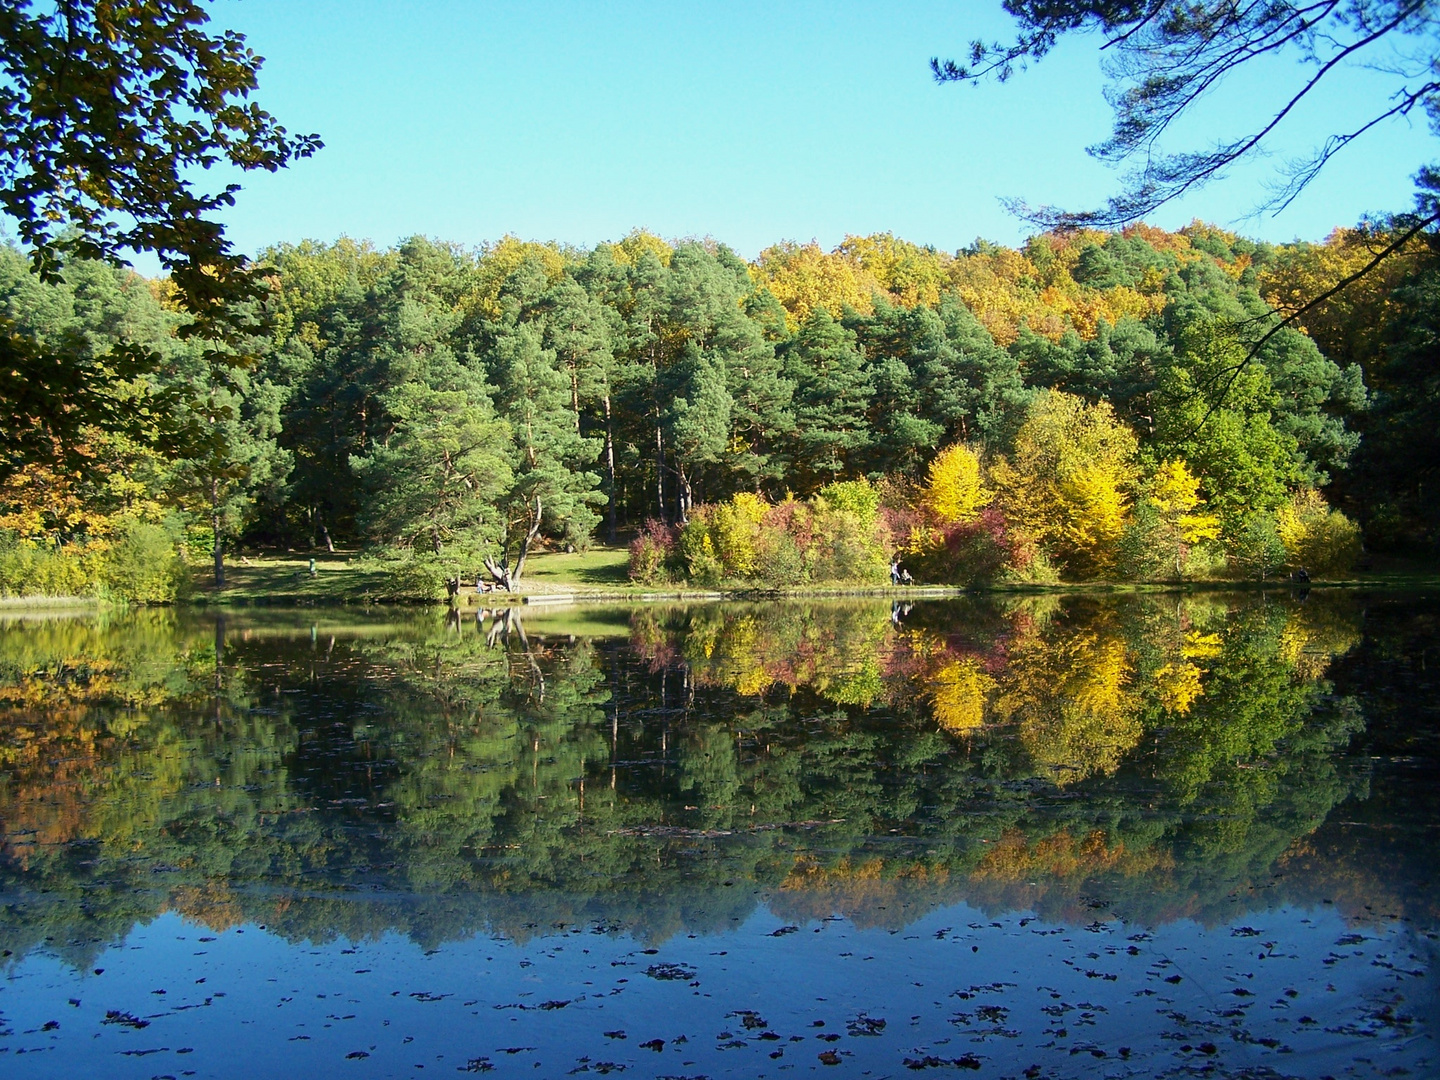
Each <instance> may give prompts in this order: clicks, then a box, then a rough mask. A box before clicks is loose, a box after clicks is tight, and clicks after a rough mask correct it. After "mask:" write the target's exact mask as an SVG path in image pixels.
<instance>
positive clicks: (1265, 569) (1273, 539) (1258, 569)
mask: <svg viewBox="0 0 1440 1080" xmlns="http://www.w3.org/2000/svg"><path fill="white" fill-rule="evenodd" d="M1230 555H1231V558H1233V559H1234V560H1235V563H1236V565H1237V566H1238V567H1239V568H1240V570H1241V572H1243V573H1244V574H1245V575H1246V576H1247V577H1251V578H1254V579H1256V580H1257V581H1264V580H1266V579H1267V578H1270V577H1273V576H1274V574H1275V572H1276V571H1277V570H1279V569H1280V568H1281V567H1282V566H1283V565H1284V564H1285V544H1284V542H1283V541H1282V540H1281V539H1280V532H1279V529H1278V528H1277V527H1276V523H1275V515H1273V514H1267V513H1264V512H1258V513H1252V514H1248V515H1246V517H1245V518H1244V519H1243V521H1242V522H1241V526H1240V532H1239V535H1238V536H1237V537H1236V538H1235V540H1234V541H1233V542H1232V545H1231V550H1230Z"/></svg>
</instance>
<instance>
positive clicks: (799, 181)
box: [213, 0, 1436, 257]
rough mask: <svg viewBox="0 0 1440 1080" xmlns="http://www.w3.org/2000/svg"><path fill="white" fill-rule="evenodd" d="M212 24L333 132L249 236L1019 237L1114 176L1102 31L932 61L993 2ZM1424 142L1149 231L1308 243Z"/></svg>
mask: <svg viewBox="0 0 1440 1080" xmlns="http://www.w3.org/2000/svg"><path fill="white" fill-rule="evenodd" d="M213 17H214V21H215V25H216V26H219V27H231V28H234V29H237V30H239V31H241V32H242V33H244V34H245V35H246V36H247V38H248V39H249V41H250V43H251V45H252V47H253V48H254V49H255V50H256V51H257V52H259V53H260V54H261V55H263V56H265V57H266V58H267V60H266V65H265V68H264V70H263V71H262V73H261V90H260V94H259V95H258V100H259V101H260V102H261V103H262V104H263V105H264V106H265V107H266V108H268V109H269V110H270V111H271V112H272V113H274V114H275V115H276V116H277V117H278V118H279V119H280V120H281V122H282V123H284V124H285V125H286V126H287V127H289V128H290V129H291V130H293V131H314V132H317V133H318V134H320V136H321V137H322V138H323V139H324V140H325V143H326V148H325V149H324V150H323V151H322V152H321V153H320V154H319V155H317V156H316V157H315V158H313V159H311V160H309V161H303V162H299V163H296V164H295V165H293V166H292V167H291V168H289V169H288V170H285V171H282V172H281V173H278V174H276V175H273V176H270V175H258V176H247V177H245V178H243V184H244V190H243V191H242V192H241V193H240V195H239V200H238V205H237V206H236V207H235V208H234V209H233V210H231V211H229V212H228V213H227V215H226V221H227V224H228V227H229V234H230V236H231V238H232V240H233V241H234V242H235V244H236V246H237V247H238V248H239V249H240V250H242V251H245V252H247V253H253V252H255V251H256V250H258V249H259V248H261V247H263V246H265V245H267V244H270V243H273V242H276V241H294V240H299V239H302V238H316V239H321V240H331V239H334V238H336V237H337V236H340V235H342V234H345V235H349V236H353V237H357V238H368V239H372V240H374V241H375V242H376V243H377V244H380V245H382V246H385V245H389V244H392V243H394V242H396V241H397V240H399V239H401V238H403V237H406V236H410V235H413V234H416V233H423V234H426V235H429V236H432V237H436V238H440V239H444V240H453V241H458V242H460V243H462V244H465V245H474V244H478V243H480V242H482V241H485V240H493V239H497V238H499V237H500V236H503V235H504V234H506V233H514V234H516V235H518V236H520V237H522V238H525V239H533V240H550V239H554V240H560V241H563V242H568V243H572V244H577V245H583V246H589V245H591V244H594V243H596V242H597V241H600V240H606V239H616V238H619V237H621V236H623V235H624V234H625V233H627V232H628V231H630V229H631V228H633V227H636V226H641V227H644V228H648V229H650V230H652V231H654V232H657V233H659V234H661V235H663V236H667V237H677V236H704V235H710V236H713V237H715V238H716V239H719V240H722V241H724V242H726V243H728V244H730V245H731V246H732V247H734V248H735V249H736V250H737V251H739V252H740V253H741V254H742V255H745V256H747V257H753V256H754V255H755V254H757V253H758V252H759V251H760V249H761V248H763V247H765V246H766V245H768V244H771V243H774V242H775V241H777V240H782V239H791V240H799V241H807V240H811V239H815V240H818V241H819V242H820V243H821V244H823V245H825V246H826V247H830V246H833V245H834V244H836V243H838V242H839V241H840V240H841V239H842V238H843V237H844V236H845V235H846V234H848V233H870V232H883V231H889V232H894V233H896V234H897V235H900V236H903V237H905V238H906V239H909V240H913V241H915V242H917V243H923V244H934V245H935V246H937V247H940V248H944V249H947V250H954V249H955V248H957V247H960V246H962V245H964V244H968V243H970V242H971V241H972V240H974V239H975V238H976V237H977V236H983V237H985V238H987V239H990V240H995V241H998V242H1002V243H1015V242H1016V241H1017V240H1019V239H1021V238H1023V237H1024V236H1025V235H1026V234H1027V233H1028V232H1029V231H1030V230H1029V229H1028V228H1027V227H1026V226H1025V225H1024V224H1023V223H1022V222H1020V221H1017V220H1016V219H1015V218H1013V217H1012V216H1010V215H1009V214H1008V213H1007V212H1006V211H1005V209H1004V208H1003V207H1002V205H1001V202H1000V200H1001V199H1002V198H1004V197H1007V196H1016V197H1020V198H1023V199H1025V200H1027V201H1029V202H1031V203H1032V204H1045V203H1053V204H1058V205H1061V206H1065V207H1067V208H1086V207H1088V206H1091V205H1095V204H1098V203H1099V202H1101V201H1102V200H1103V198H1104V196H1105V195H1107V194H1109V193H1111V192H1112V191H1113V190H1114V189H1115V187H1116V185H1117V183H1118V175H1117V174H1116V173H1115V172H1114V171H1113V170H1112V169H1110V168H1108V167H1106V166H1104V165H1102V164H1100V163H1098V162H1096V161H1095V160H1093V159H1092V158H1090V157H1088V156H1087V155H1086V153H1085V147H1086V146H1087V145H1089V144H1091V143H1094V142H1097V141H1099V140H1100V139H1101V138H1103V137H1104V136H1105V135H1106V134H1107V133H1108V131H1109V123H1110V111H1109V108H1108V106H1107V105H1106V104H1105V102H1104V99H1103V97H1102V94H1101V88H1102V85H1103V81H1102V78H1101V73H1100V61H1099V54H1098V52H1097V51H1096V48H1095V43H1094V42H1093V41H1085V40H1077V41H1073V42H1068V43H1066V44H1065V45H1064V46H1062V48H1061V49H1059V50H1057V52H1056V53H1055V54H1054V55H1052V56H1051V57H1050V58H1048V59H1047V60H1045V61H1044V62H1043V63H1041V64H1040V65H1039V66H1038V67H1036V68H1035V69H1033V70H1032V71H1030V72H1027V73H1025V74H1023V75H1019V76H1017V77H1016V78H1015V79H1014V80H1013V81H1011V82H1010V83H1008V84H1006V85H1003V86H1000V85H986V86H981V87H969V86H958V85H952V86H945V87H941V86H937V85H936V84H935V83H934V82H933V81H932V79H931V77H930V72H929V67H928V62H929V59H930V57H931V56H932V55H935V54H940V55H942V56H955V55H959V54H962V53H963V52H964V50H965V46H966V44H967V43H968V42H969V41H970V40H971V39H972V38H975V37H977V36H978V37H986V38H993V37H997V36H1006V33H1007V28H1008V27H1009V25H1010V24H1009V20H1008V19H1007V17H1006V16H1005V15H1004V14H1003V12H1002V11H1001V10H1000V2H999V0H950V2H920V0H912V2H907V3H904V4H897V3H890V4H882V3H877V2H874V0H872V2H869V3H842V2H832V3H818V2H817V3H789V2H783V0H774V2H769V3H748V2H735V3H717V2H708V0H684V2H681V3H676V2H674V0H667V2H662V3H649V2H643V3H642V2H635V3H621V2H614V0H612V2H601V0H589V2H580V0H576V2H573V3H542V2H524V3H520V2H510V3H486V2H480V0H219V2H218V3H216V4H215V6H214V8H213ZM1266 77H1267V76H1266V73H1263V72H1262V73H1257V75H1256V76H1255V78H1254V80H1252V82H1251V84H1250V85H1249V86H1236V87H1234V88H1232V89H1231V90H1230V91H1229V92H1228V93H1227V94H1226V95H1224V96H1221V97H1215V98H1212V99H1211V100H1209V101H1208V102H1207V103H1206V108H1207V110H1208V114H1207V115H1208V117H1209V119H1208V120H1207V122H1206V123H1204V124H1201V125H1198V126H1194V127H1191V128H1189V129H1188V130H1187V131H1185V132H1183V133H1182V134H1183V135H1184V136H1186V137H1188V138H1189V139H1190V140H1192V141H1191V143H1190V144H1189V145H1191V146H1193V145H1195V144H1196V141H1198V143H1199V144H1203V143H1205V142H1206V141H1208V139H1209V138H1210V137H1212V136H1213V135H1215V134H1216V133H1217V132H1218V130H1219V129H1218V128H1217V127H1216V126H1215V123H1216V121H1217V120H1218V119H1220V118H1223V117H1226V116H1233V115H1238V114H1243V112H1244V110H1245V109H1246V107H1247V106H1248V105H1250V104H1252V103H1253V101H1254V99H1255V97H1256V95H1255V90H1256V89H1257V87H1259V86H1260V85H1261V84H1263V83H1264V81H1265V79H1266ZM1385 86H1386V84H1385V83H1384V82H1383V81H1382V80H1381V79H1380V77H1379V76H1377V75H1375V74H1374V73H1371V72H1366V71H1353V72H1349V73H1347V74H1346V75H1345V76H1344V78H1343V82H1342V83H1341V84H1339V85H1337V86H1336V87H1335V88H1334V89H1333V90H1332V91H1331V92H1330V93H1329V94H1328V95H1327V96H1326V97H1325V98H1324V99H1322V100H1320V101H1317V102H1316V103H1315V106H1314V107H1312V108H1310V109H1309V110H1307V112H1306V113H1305V115H1304V116H1303V117H1301V118H1300V120H1299V121H1298V122H1297V123H1295V124H1294V125H1292V126H1291V127H1290V128H1289V129H1287V131H1286V134H1287V136H1288V140H1287V141H1286V142H1283V143H1281V144H1279V145H1278V146H1277V153H1278V156H1279V158H1280V159H1283V158H1284V157H1285V156H1286V155H1287V154H1294V153H1298V152H1299V151H1301V150H1303V149H1304V148H1305V147H1307V146H1309V145H1310V144H1311V143H1312V142H1313V140H1314V139H1315V138H1316V137H1317V135H1319V134H1323V133H1325V132H1328V131H1330V130H1333V128H1332V125H1334V124H1336V123H1337V122H1338V121H1340V120H1342V119H1343V118H1344V117H1345V116H1346V115H1356V116H1358V115H1359V114H1358V113H1356V112H1355V111H1354V110H1355V108H1356V107H1357V103H1359V104H1361V105H1363V104H1370V105H1372V106H1373V105H1378V104H1379V103H1380V102H1381V100H1382V98H1383V95H1384V93H1385V92H1386V90H1385ZM1176 147H1177V148H1180V147H1181V143H1180V142H1177V143H1176ZM1435 148H1436V142H1435V139H1434V136H1432V135H1431V134H1430V132H1429V130H1428V128H1427V125H1426V123H1425V121H1424V120H1423V118H1420V119H1416V120H1414V121H1411V122H1409V123H1406V122H1404V121H1402V122H1399V123H1395V124H1391V125H1390V126H1389V127H1388V128H1386V129H1385V130H1384V131H1383V132H1380V133H1378V134H1377V135H1376V136H1374V137H1372V138H1371V139H1370V140H1369V142H1368V143H1366V144H1365V145H1364V146H1363V147H1360V148H1352V150H1350V151H1347V153H1346V154H1342V155H1341V156H1340V157H1339V158H1337V159H1336V161H1335V162H1334V163H1333V164H1332V165H1331V167H1330V168H1329V169H1328V170H1327V172H1326V173H1325V174H1323V175H1322V178H1321V180H1320V181H1319V182H1318V183H1317V184H1316V185H1315V186H1314V187H1313V188H1312V190H1311V191H1310V192H1309V193H1307V195H1306V196H1304V197H1303V198H1302V200H1301V201H1300V202H1299V203H1298V204H1297V205H1295V206H1294V207H1293V208H1292V209H1290V210H1289V211H1287V212H1286V213H1284V214H1282V215H1281V216H1279V217H1277V218H1271V217H1253V216H1249V214H1250V211H1251V210H1252V209H1253V207H1254V206H1255V204H1256V203H1257V202H1259V201H1260V199H1261V198H1262V197H1263V196H1264V194H1265V189H1264V187H1263V180H1264V177H1265V176H1266V175H1267V174H1268V170H1269V169H1271V168H1273V166H1274V164H1275V161H1273V160H1272V161H1270V162H1261V163H1259V165H1258V166H1257V167H1256V168H1253V169H1246V170H1244V171H1241V172H1237V173H1236V174H1235V175H1233V176H1232V177H1231V178H1230V179H1229V180H1228V181H1226V182H1225V183H1222V184H1217V185H1213V186H1212V187H1210V188H1208V189H1207V190H1206V191H1205V192H1203V193H1201V194H1200V195H1197V196H1195V197H1193V198H1190V199H1188V200H1187V201H1185V202H1184V203H1183V204H1180V205H1177V206H1174V207H1172V208H1169V209H1168V210H1167V211H1166V212H1164V213H1163V214H1161V215H1159V216H1158V217H1157V218H1156V220H1155V222H1154V223H1155V224H1158V225H1162V226H1165V227H1176V226H1179V225H1181V224H1184V223H1185V222H1187V221H1189V220H1190V219H1191V218H1194V217H1201V218H1204V219H1206V220H1210V221H1214V222H1216V223H1217V224H1221V225H1225V226H1227V227H1231V228H1235V229H1236V230H1237V231H1240V232H1242V233H1245V234H1247V235H1251V236H1257V237H1262V238H1265V239H1271V240H1288V239H1292V238H1295V237H1300V238H1306V239H1318V238H1321V237H1323V236H1324V235H1325V234H1326V233H1328V232H1329V231H1330V229H1331V228H1332V227H1333V226H1335V225H1338V224H1353V223H1354V222H1355V221H1356V220H1357V219H1358V218H1359V217H1360V215H1362V214H1363V213H1365V212H1367V211H1386V210H1397V209H1406V208H1408V207H1409V206H1410V205H1411V202H1412V195H1411V192H1412V185H1411V177H1412V176H1413V174H1414V173H1415V171H1416V169H1417V168H1418V167H1419V166H1420V165H1421V164H1422V163H1424V162H1425V161H1426V160H1428V159H1429V158H1430V156H1431V155H1432V154H1433V152H1434V150H1435Z"/></svg>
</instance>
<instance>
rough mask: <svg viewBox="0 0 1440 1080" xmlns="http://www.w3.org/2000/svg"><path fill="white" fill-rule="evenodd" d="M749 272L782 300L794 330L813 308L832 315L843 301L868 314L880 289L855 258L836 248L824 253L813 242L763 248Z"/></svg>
mask: <svg viewBox="0 0 1440 1080" xmlns="http://www.w3.org/2000/svg"><path fill="white" fill-rule="evenodd" d="M750 276H751V278H752V279H753V280H754V282H755V284H756V285H757V286H758V287H762V288H768V289H769V290H770V292H771V293H772V294H773V295H774V296H775V299H777V300H779V301H780V303H781V304H782V305H783V306H784V308H785V312H786V321H787V322H788V323H789V324H790V328H791V329H792V330H793V329H795V328H796V327H798V326H800V325H801V324H802V323H803V322H804V321H805V320H806V319H808V318H809V317H810V314H811V312H813V311H815V310H816V309H817V308H824V309H825V310H826V311H828V312H829V313H830V314H831V315H834V316H835V317H836V318H839V317H840V315H841V314H842V313H843V312H844V310H845V308H847V307H850V308H854V309H855V310H856V311H859V312H861V313H862V314H866V315H868V314H870V312H872V311H873V310H874V304H873V302H872V300H871V298H872V297H873V296H874V295H875V293H876V292H878V291H881V290H880V286H879V284H878V282H876V280H875V278H874V277H873V276H872V275H870V274H869V273H867V272H866V271H865V270H864V269H863V268H862V267H861V266H860V264H859V263H858V262H856V261H855V260H854V259H852V258H850V257H849V256H848V255H845V254H843V253H840V252H830V253H826V252H825V251H823V250H821V248H820V245H819V244H816V243H814V242H811V243H809V244H795V243H783V244H775V245H774V246H772V247H768V248H766V249H765V250H764V251H762V252H761V253H760V258H759V259H757V260H756V261H755V263H754V265H753V266H752V267H751V270H750Z"/></svg>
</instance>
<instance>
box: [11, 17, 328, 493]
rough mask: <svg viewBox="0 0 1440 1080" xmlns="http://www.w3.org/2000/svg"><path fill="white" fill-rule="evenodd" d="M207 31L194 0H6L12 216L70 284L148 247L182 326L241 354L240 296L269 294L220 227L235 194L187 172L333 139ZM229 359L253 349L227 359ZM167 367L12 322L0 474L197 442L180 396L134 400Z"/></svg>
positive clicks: (254, 61) (250, 161)
mask: <svg viewBox="0 0 1440 1080" xmlns="http://www.w3.org/2000/svg"><path fill="white" fill-rule="evenodd" d="M208 22H209V16H208V15H207V14H206V12H205V10H204V8H203V7H202V6H201V4H199V3H198V2H196V0H119V2H113V0H111V2H106V0H59V2H58V3H55V4H53V5H52V4H44V5H40V6H39V7H38V8H37V7H36V5H34V4H32V3H31V2H30V0H0V46H3V48H0V209H3V210H4V212H5V214H6V215H7V216H8V217H9V218H10V219H11V221H13V222H14V224H15V227H16V229H17V231H18V235H19V239H20V241H21V243H22V244H23V245H24V247H25V248H26V249H27V250H28V251H29V254H30V257H31V262H32V265H33V267H34V269H35V271H36V273H37V274H38V275H39V276H40V277H41V278H42V279H43V280H46V281H50V282H55V281H58V280H59V279H60V277H61V275H62V274H63V271H64V267H65V265H66V263H67V262H68V261H70V260H75V259H96V260H102V261H105V262H109V263H112V264H116V265H123V264H124V263H125V262H126V261H127V259H128V258H129V257H130V256H133V255H134V254H137V253H149V254H152V255H154V256H155V257H156V258H157V259H158V261H159V263H160V265H161V266H162V267H163V268H164V270H165V272H166V273H167V275H168V276H169V281H170V288H171V290H172V298H173V301H174V306H175V307H176V308H177V309H178V310H179V311H180V312H182V313H183V314H184V315H185V316H187V317H188V318H187V319H186V320H185V322H184V324H183V325H182V326H180V327H179V329H178V333H179V334H180V335H181V336H186V337H194V338H196V339H199V340H203V341H210V342H215V343H218V344H221V345H224V346H234V345H237V344H239V343H240V341H241V340H242V339H243V337H244V335H245V332H246V327H245V326H244V325H243V323H244V318H243V316H242V315H240V314H238V312H242V311H244V310H245V309H246V305H245V304H244V303H243V301H246V300H252V299H254V298H256V297H257V296H258V293H259V289H260V287H261V281H260V278H259V276H258V274H257V273H256V271H255V270H254V269H253V268H251V267H250V266H249V265H248V263H247V261H246V260H245V258H244V257H243V256H242V255H240V254H237V253H236V252H235V251H234V250H232V248H231V245H230V243H229V242H228V241H227V240H226V239H225V235H224V229H223V226H222V225H221V224H220V223H219V222H218V221H216V220H214V219H213V215H214V214H215V213H216V212H217V211H218V210H220V209H221V208H223V207H225V206H229V205H231V204H232V203H233V202H234V196H235V192H236V191H237V190H238V185H236V184H233V183H231V184H225V185H223V186H221V187H220V188H219V189H218V190H214V191H208V192H207V191H201V190H197V188H196V186H195V184H194V182H193V181H192V179H190V177H192V176H193V175H194V170H195V169H196V168H197V167H198V168H200V169H207V170H208V169H211V168H213V167H215V166H230V167H232V168H236V169H239V170H242V171H250V170H255V169H264V170H267V171H271V172H273V171H275V170H277V169H280V168H282V167H284V166H285V165H286V164H288V163H289V162H290V161H292V160H295V159H297V158H302V157H308V156H309V155H311V154H312V153H314V152H315V151H316V150H317V149H319V148H320V146H321V143H320V140H319V139H318V138H317V137H316V136H314V135H299V136H294V135H291V134H290V133H289V132H287V131H286V129H285V128H284V127H282V126H280V124H278V123H277V122H276V121H275V119H274V118H273V117H272V116H271V115H270V114H269V113H267V112H265V111H264V110H263V109H261V108H260V107H259V106H258V105H257V104H255V103H254V102H252V101H250V100H248V99H249V96H250V94H251V92H252V91H253V90H254V89H255V87H256V81H257V76H258V73H259V70H260V65H261V63H262V58H261V57H259V56H257V55H256V54H255V53H254V52H253V51H251V50H250V49H249V48H248V46H247V45H246V43H245V39H244V37H242V36H241V35H240V34H238V33H235V32H234V31H224V32H222V33H219V34H213V33H209V32H207V24H208ZM222 357H223V359H222ZM216 360H217V362H222V363H229V364H236V363H243V356H242V355H241V354H236V353H233V352H231V351H230V350H228V349H226V350H223V351H222V350H217V351H216ZM159 366H160V357H159V355H158V354H156V353H155V352H153V351H147V350H144V349H141V348H138V347H136V348H128V349H117V350H114V351H113V352H112V353H111V355H110V356H109V357H106V358H94V357H86V356H84V355H82V354H79V353H77V352H76V351H75V350H72V349H70V348H67V347H66V344H65V343H64V342H59V343H50V342H42V341H36V340H31V339H27V338H26V337H25V336H24V335H23V334H22V333H20V331H19V330H18V328H17V327H16V326H15V325H14V324H13V322H12V321H11V320H9V319H3V320H0V406H3V408H4V409H5V411H6V424H5V426H4V429H3V434H0V478H3V477H4V476H6V475H9V474H10V473H12V472H14V471H15V470H16V469H18V468H20V467H22V466H23V465H24V464H25V463H26V462H28V461H35V460H45V459H47V458H52V457H57V456H59V457H63V456H65V455H66V454H67V452H68V450H69V448H71V447H73V446H74V445H75V444H76V443H77V442H78V441H79V438H80V435H81V432H82V431H83V430H84V429H85V428H86V427H87V426H95V427H99V428H101V429H102V430H106V431H122V432H125V433H127V434H132V435H145V436H147V437H149V438H150V440H151V441H152V442H154V443H155V444H157V445H160V446H162V447H163V448H166V449H174V448H177V447H178V446H180V445H183V443H184V442H185V440H186V436H187V431H186V430H185V429H184V428H183V427H182V426H177V425H174V424H171V423H169V422H168V419H167V418H168V417H170V416H172V415H174V412H175V410H174V406H175V405H176V402H175V401H174V400H172V399H171V398H168V397H166V396H165V395H163V394H159V395H148V394H146V393H143V392H142V393H138V394H137V391H136V380H137V379H141V378H142V377H143V376H144V375H146V374H148V373H150V372H152V371H155V370H156V369H158V367H159ZM190 434H193V433H190Z"/></svg>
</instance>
